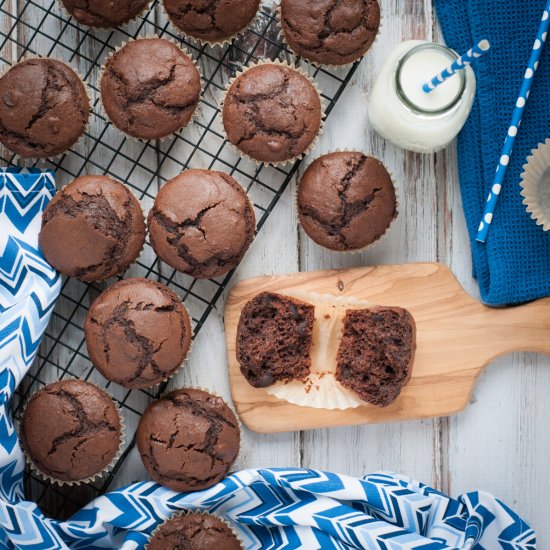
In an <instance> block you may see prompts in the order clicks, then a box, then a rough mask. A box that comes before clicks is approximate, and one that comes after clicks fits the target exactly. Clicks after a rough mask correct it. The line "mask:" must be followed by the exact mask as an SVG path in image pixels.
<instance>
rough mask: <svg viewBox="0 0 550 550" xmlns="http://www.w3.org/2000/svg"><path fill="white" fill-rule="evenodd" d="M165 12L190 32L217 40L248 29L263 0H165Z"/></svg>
mask: <svg viewBox="0 0 550 550" xmlns="http://www.w3.org/2000/svg"><path fill="white" fill-rule="evenodd" d="M163 3H164V7H165V9H166V13H168V17H169V18H170V20H171V21H172V23H174V25H175V26H176V27H178V29H180V30H181V31H182V32H184V33H185V34H186V35H187V36H191V37H193V38H197V39H199V40H203V41H204V42H209V43H210V44H216V43H220V42H224V41H226V40H228V39H230V38H231V37H233V36H235V35H236V34H237V33H239V32H240V31H242V30H243V29H245V28H246V27H247V26H248V25H249V23H250V22H251V21H252V19H254V16H255V15H256V13H257V12H258V9H259V7H260V0H163Z"/></svg>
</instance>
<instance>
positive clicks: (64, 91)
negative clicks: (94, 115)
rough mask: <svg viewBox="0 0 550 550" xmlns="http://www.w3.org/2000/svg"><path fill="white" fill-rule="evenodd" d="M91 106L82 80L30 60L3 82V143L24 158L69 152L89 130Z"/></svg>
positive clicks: (57, 65)
mask: <svg viewBox="0 0 550 550" xmlns="http://www.w3.org/2000/svg"><path fill="white" fill-rule="evenodd" d="M89 116H90V100H89V99H88V93H87V91H86V88H85V86H84V84H83V82H82V81H81V80H80V77H79V76H78V75H77V74H76V73H75V72H74V71H73V70H72V69H71V68H70V67H69V66H68V65H65V64H64V63H61V62H60V61H56V60H55V59H47V58H44V59H39V58H37V59H27V60H25V61H21V62H19V63H17V64H16V65H14V66H13V67H12V68H11V69H10V70H9V71H8V72H7V73H6V74H4V76H2V78H0V142H1V143H2V144H3V145H5V146H6V147H7V148H8V149H10V150H11V151H13V152H14V153H17V154H18V155H20V156H22V157H25V158H49V157H55V156H56V155H60V154H61V153H63V152H65V151H66V150H67V149H69V147H71V146H72V145H74V144H75V143H76V142H77V141H78V138H79V137H80V136H81V135H82V134H83V133H84V131H85V130H86V125H87V124H88V118H89Z"/></svg>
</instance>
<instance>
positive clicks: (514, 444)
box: [0, 0, 550, 548]
mask: <svg viewBox="0 0 550 550" xmlns="http://www.w3.org/2000/svg"><path fill="white" fill-rule="evenodd" d="M5 1H6V2H7V5H8V4H9V5H16V4H17V5H19V6H20V11H22V10H23V9H25V5H26V4H28V3H27V2H24V1H23V0H5ZM39 1H41V3H43V4H44V5H49V4H51V2H50V0H39ZM380 4H381V8H382V13H383V16H384V22H383V29H382V32H381V34H380V36H379V37H378V39H377V41H376V43H375V44H374V46H373V48H372V49H371V51H370V52H369V53H368V55H367V56H366V57H365V59H364V60H363V62H362V64H361V67H360V69H359V71H358V72H357V74H356V76H355V78H354V79H353V80H352V82H351V83H350V85H349V86H348V89H347V90H346V92H345V94H344V96H343V97H342V98H341V101H340V103H339V105H338V106H337V108H336V109H335V111H334V112H333V114H332V115H331V118H330V119H329V121H328V124H327V125H326V126H325V130H324V135H323V136H322V139H321V140H320V142H319V145H318V147H317V148H316V150H315V151H314V152H313V153H312V154H311V155H309V157H308V158H307V159H306V160H305V161H304V164H303V168H302V169H301V171H300V173H303V169H305V168H306V167H307V165H308V164H309V162H311V160H312V159H313V158H315V157H316V156H318V155H319V154H321V153H324V152H327V151H330V150H334V149H335V148H345V147H347V148H351V149H359V150H362V151H364V152H366V153H369V154H372V155H374V156H376V157H377V158H379V159H380V160H382V161H383V162H384V164H385V165H386V166H387V167H388V169H389V170H390V171H391V172H392V174H393V177H394V181H395V183H396V186H397V188H398V189H399V191H400V197H401V206H400V216H399V218H398V220H397V222H396V224H395V225H394V227H393V228H392V231H391V233H390V234H389V235H388V239H386V241H385V243H384V244H383V246H378V247H375V248H373V249H369V250H367V251H366V252H364V253H361V254H357V255H342V254H337V253H331V252H327V251H324V250H322V249H320V248H319V247H317V246H315V245H313V244H312V243H311V242H310V241H309V239H307V237H306V236H305V235H304V234H303V232H302V231H301V230H300V229H299V228H298V224H297V216H296V212H295V206H294V193H295V187H294V188H292V189H289V190H288V191H287V192H286V193H285V195H284V196H283V198H282V199H281V202H280V203H279V204H278V206H277V208H276V209H275V211H274V212H273V214H272V216H271V218H270V219H269V220H268V222H267V224H266V226H265V227H264V229H263V230H262V232H261V233H260V234H259V236H258V238H257V239H256V241H255V242H254V244H253V245H252V248H251V250H250V252H249V253H248V254H247V256H246V258H245V260H244V261H243V263H242V264H241V266H240V267H239V269H238V270H237V273H236V276H235V280H234V282H237V281H239V280H241V279H244V278H248V277H253V276H258V275H264V274H274V273H289V272H294V271H300V270H304V271H305V270H308V271H315V270H321V269H330V268H337V269H344V268H348V267H354V266H363V265H374V264H383V263H404V262H418V261H440V262H442V263H444V264H446V265H448V266H450V267H451V268H452V271H453V273H454V274H455V275H456V276H457V278H458V280H459V282H460V283H461V285H462V286H463V287H464V288H465V289H466V290H467V291H468V292H469V293H470V295H472V296H474V297H476V298H477V297H478V296H479V293H478V289H477V284H476V283H475V281H474V279H473V278H472V276H471V259H470V252H469V244H468V238H467V233H466V228H465V224H464V217H463V213H462V207H461V201H460V192H459V185H458V174H457V168H456V161H457V159H456V151H455V148H454V147H450V148H449V149H447V150H446V151H444V152H442V153H438V154H437V155H416V154H412V153H407V152H404V151H402V150H400V149H398V148H396V147H393V146H392V145H391V144H389V143H387V142H385V141H384V140H382V139H381V138H380V137H378V136H377V135H375V134H374V133H373V132H372V131H371V130H370V128H369V125H368V121H367V116H366V102H367V101H368V97H369V92H370V89H371V86H372V84H373V81H374V77H375V75H376V72H377V71H378V69H379V68H380V66H381V64H382V63H383V61H384V59H385V56H386V55H387V53H388V51H389V50H390V48H392V47H393V46H394V45H396V44H397V43H398V42H400V41H401V40H406V39H412V38H415V39H427V40H430V39H435V40H437V41H440V40H441V35H440V33H439V29H438V27H437V23H436V21H435V14H434V11H433V8H432V5H431V0H380ZM7 11H8V12H11V11H12V10H11V9H10V8H8V10H7ZM35 13H37V12H35ZM159 13H160V11H159ZM38 15H40V14H38ZM0 19H1V18H0ZM40 19H41V18H40V17H39V16H35V15H33V13H32V10H30V9H27V10H26V15H25V18H24V23H22V24H21V25H20V26H19V28H18V29H17V31H16V32H17V33H19V37H20V38H21V41H20V42H21V43H25V42H26V41H27V40H28V38H29V33H30V34H32V32H33V31H32V30H31V29H32V28H33V26H37V25H38V26H39V25H40ZM0 25H5V26H7V27H10V26H11V22H10V21H8V20H7V19H6V20H5V21H1V20H0ZM42 30H43V32H44V34H45V35H46V36H42V35H37V36H36V37H35V38H34V39H33V44H34V46H35V47H38V46H39V47H40V48H41V49H43V48H46V51H48V49H49V48H50V46H51V41H48V40H47V38H46V37H47V35H48V32H49V30H48V29H42ZM58 30H59V29H51V36H57V35H58ZM67 32H74V31H72V30H68V31H67ZM99 32H110V31H99ZM148 32H150V29H148V28H144V29H142V34H147V33H148ZM77 34H78V35H77V36H72V37H70V41H71V42H73V43H74V41H78V43H79V42H80V40H82V37H83V33H77ZM68 38H69V37H68ZM125 39H126V35H125V34H124V33H123V32H120V31H116V34H115V40H117V41H118V42H122V41H123V40H125ZM40 41H42V42H40ZM88 43H90V44H91V45H90V46H86V44H88ZM83 44H84V47H86V48H88V47H89V48H95V50H97V49H98V47H97V44H96V45H94V44H95V42H94V41H93V40H86V41H84V43H83ZM13 50H14V51H12V52H11V54H12V59H16V58H17V57H18V56H19V55H20V54H21V53H22V52H21V51H16V50H17V49H16V48H13ZM95 50H94V51H91V50H90V51H86V52H85V54H86V55H89V56H90V58H94V56H95V55H98V53H100V52H98V51H95ZM54 55H57V56H59V57H61V58H65V59H67V55H68V52H67V50H66V49H65V48H64V47H63V46H62V45H58V47H57V48H56V49H55V51H54ZM102 55H103V56H106V55H107V52H106V51H105V52H102ZM80 70H81V72H85V70H86V67H85V66H82V67H80ZM96 76H97V75H94V74H92V75H90V78H95V77H96ZM93 123H94V124H95V123H96V121H93ZM96 131H97V129H96ZM106 138H107V139H109V140H113V143H116V141H117V139H120V138H119V136H118V135H117V134H116V132H114V131H113V132H112V133H110V134H109V135H108V136H106ZM82 147H84V148H85V147H86V145H85V144H83V145H82ZM83 150H84V149H83ZM130 154H131V151H130ZM147 155H151V157H149V156H148V157H147V158H145V159H144V160H143V162H144V163H146V164H147V166H150V167H154V166H155V163H156V161H155V159H154V158H153V156H154V150H153V149H151V150H150V151H149V150H148V152H147ZM128 156H130V155H128ZM195 160H196V162H197V167H199V166H200V162H201V159H200V158H197V159H195ZM119 162H121V163H122V162H124V161H123V160H122V159H120V160H119ZM161 168H162V167H159V169H161ZM162 169H164V168H162ZM90 171H93V167H92V168H91V169H90ZM121 171H122V170H121ZM128 171H129V170H128ZM171 175H175V174H171ZM129 177H131V178H132V179H133V181H134V182H135V183H136V184H137V185H142V186H143V188H145V187H146V185H147V184H148V181H149V179H150V176H149V174H147V173H145V172H144V171H142V170H137V171H135V172H134V173H132V174H130V175H129ZM60 183H61V184H65V183H68V182H67V181H62V182H60ZM144 206H145V208H147V207H148V206H147V205H144ZM222 305H223V303H222V302H220V304H219V307H218V308H217V309H215V310H214V312H213V313H212V315H211V316H210V318H209V320H208V321H207V323H206V325H205V326H204V327H203V329H202V331H201V333H200V335H199V337H198V338H197V341H196V342H195V345H194V348H193V353H192V355H191V358H190V360H189V362H188V363H187V366H186V368H185V369H183V370H182V371H181V373H180V374H178V376H177V377H176V378H175V379H174V380H173V381H172V383H171V387H178V386H183V385H200V386H206V387H209V388H211V389H212V390H214V391H216V392H218V393H220V394H222V395H223V396H225V397H227V398H229V386H228V380H227V370H226V356H225V344H224V338H223V319H222V315H223V307H222ZM511 311H512V312H513V311H514V310H511ZM64 313H65V314H69V313H70V311H68V312H64ZM62 329H63V326H62V323H61V322H60V321H59V320H54V321H53V325H52V331H53V330H58V331H60V330H62ZM70 343H71V344H74V345H76V346H78V345H80V344H81V342H80V341H79V340H76V341H74V342H73V341H70ZM68 359H69V358H68V357H64V356H63V352H62V349H61V350H60V351H59V354H58V356H57V357H56V358H55V360H56V361H57V362H59V364H63V362H64V361H65V362H66V361H67V360H68ZM549 367H550V358H549V357H548V356H542V355H534V354H515V355H512V356H506V357H502V358H500V359H497V360H496V361H495V362H494V363H493V365H492V366H491V367H489V368H488V369H487V370H486V371H485V372H484V373H483V374H481V376H480V377H479V379H478V383H477V384H476V385H475V387H474V391H473V394H472V396H471V399H470V404H469V406H468V407H467V409H466V410H465V411H464V412H462V413H459V414H456V415H454V416H451V417H445V418H437V419H433V420H417V421H407V422H396V423H389V424H372V425H358V426H353V427H339V428H332V429H318V430H311V431H306V432H295V433H283V434H268V435H264V434H256V433H254V432H251V431H250V430H248V429H246V428H245V429H244V433H243V446H242V451H241V453H240V457H239V460H238V463H237V465H236V466H237V467H238V468H247V467H250V468H252V467H258V466H263V467H267V466H281V467H288V466H303V467H307V468H319V469H325V470H329V471H334V472H340V473H344V474H349V475H356V476H362V475H364V474H366V473H369V472H373V471H377V470H380V469H387V470H394V471H398V472H400V473H403V474H408V475H411V476H413V477H414V478H416V479H419V480H421V481H423V482H425V483H428V484H431V485H432V486H434V487H435V488H437V489H441V490H444V491H445V492H447V493H449V494H451V495H453V496H456V495H458V494H460V493H461V492H464V491H467V490H472V489H483V490H486V491H489V492H492V493H494V494H495V495H497V496H498V497H500V498H502V499H503V500H504V501H505V502H507V503H508V504H509V505H510V506H512V507H513V508H514V509H516V510H517V511H518V512H519V513H521V514H523V515H524V516H525V517H526V518H527V519H528V520H529V521H531V522H532V523H533V525H534V526H535V528H536V529H537V534H538V540H539V547H540V548H549V547H550V523H549V522H548V521H547V510H548V504H547V495H548V494H550V476H548V475H547V462H548V461H547V456H548V454H549V453H550V439H549V438H548V436H547V433H546V432H547V425H548V422H549V421H550V400H548V398H547V388H548V387H550V368H549ZM53 378H55V372H54V373H52V379H53ZM144 478H145V472H144V470H143V467H142V465H141V462H140V459H139V456H138V455H137V453H136V452H133V453H132V455H131V457H130V459H129V460H128V461H127V462H126V464H125V467H124V469H123V470H122V471H121V472H119V475H118V476H117V479H116V480H115V484H114V485H113V486H116V487H120V486H123V485H126V484H127V483H130V482H132V481H135V480H137V479H144Z"/></svg>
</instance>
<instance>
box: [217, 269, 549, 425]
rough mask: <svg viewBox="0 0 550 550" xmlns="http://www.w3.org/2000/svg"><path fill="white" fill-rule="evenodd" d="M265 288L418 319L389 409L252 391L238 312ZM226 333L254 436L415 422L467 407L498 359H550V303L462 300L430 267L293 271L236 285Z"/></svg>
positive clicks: (232, 378)
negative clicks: (328, 405) (405, 378)
mask: <svg viewBox="0 0 550 550" xmlns="http://www.w3.org/2000/svg"><path fill="white" fill-rule="evenodd" d="M260 292H275V293H278V294H282V295H285V294H286V293H290V295H292V293H293V292H302V293H303V292H307V293H316V294H331V295H333V296H335V297H350V298H355V299H358V300H364V301H367V302H369V303H370V304H373V305H382V306H399V307H403V308H406V309H407V310H409V311H410V312H411V314H412V316H413V317H414V320H415V322H416V342H417V350H416V355H415V359H414V365H413V368H412V376H411V379H410V381H409V382H408V384H407V385H406V386H405V388H404V389H403V391H402V392H401V394H400V396H399V397H398V398H397V399H396V400H395V402H394V403H392V404H391V405H389V406H388V407H376V406H373V405H369V404H365V405H364V406H360V407H357V408H353V409H345V410H327V409H315V408H310V407H301V406H299V405H295V404H292V403H289V402H288V401H284V400H280V399H277V398H276V397H273V396H271V395H269V394H268V393H267V391H266V390H265V389H258V388H254V387H253V386H251V385H250V384H249V383H248V382H247V380H246V378H245V377H244V376H243V375H242V373H241V371H240V365H239V362H238V359H237V355H236V340H237V327H238V323H239V319H240V316H241V312H242V309H243V307H244V306H245V305H246V303H247V302H248V301H250V300H251V299H252V298H254V296H256V295H257V294H258V293H260ZM304 299H306V298H304ZM225 331H226V340H227V353H228V368H229V382H230V386H231V395H232V397H233V402H234V404H235V407H236V408H237V411H238V412H239V415H240V417H241V420H242V421H243V422H244V424H245V425H246V426H247V427H249V428H250V429H252V430H254V431H258V432H268V433H270V432H281V431H293V430H305V429H313V428H326V427H334V426H342V425H352V424H362V423H373V422H388V421H397V420H411V419H416V418H429V417H434V416H447V415H449V414H452V413H455V412H457V411H460V410H462V409H464V408H465V407H466V405H467V403H468V400H469V397H470V395H471V392H472V388H473V385H474V383H475V380H476V379H477V377H478V376H479V374H480V373H481V371H482V370H483V369H484V368H485V366H486V365H487V364H488V363H489V362H490V361H492V360H493V359H495V358H496V357H497V356H499V355H504V354H507V353H511V352H514V351H540V352H542V353H550V298H548V299H544V300H539V301H536V302H532V303H530V304H526V305H523V306H519V307H516V308H513V309H493V308H489V307H487V306H484V305H482V304H480V303H479V302H477V301H476V300H474V299H473V298H471V297H470V296H469V295H468V294H466V292H465V291H464V290H463V289H462V287H461V286H460V285H459V283H458V281H457V280H456V278H455V277H454V276H453V274H452V273H451V271H450V270H449V269H448V268H447V267H445V266H443V265H441V264H433V263H419V264H414V263H410V264H404V265H388V266H375V267H364V268H355V269H347V270H335V271H321V272H317V273H296V274H291V275H283V276H271V277H257V278H254V279H251V280H246V281H242V282H241V283H239V284H238V285H237V286H236V287H235V288H234V289H233V290H232V291H231V293H230V295H229V297H228V299H227V302H226V310H225Z"/></svg>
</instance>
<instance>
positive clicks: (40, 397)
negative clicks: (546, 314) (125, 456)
mask: <svg viewBox="0 0 550 550" xmlns="http://www.w3.org/2000/svg"><path fill="white" fill-rule="evenodd" d="M20 439H21V443H22V446H23V450H24V451H25V454H26V455H27V457H28V458H29V460H30V461H31V462H32V464H33V465H34V467H35V468H36V469H37V470H39V471H40V472H42V473H43V474H45V475H46V476H49V477H51V478H53V479H55V480H59V481H64V482H79V481H84V480H86V479H88V478H90V477H93V476H94V475H96V474H99V473H100V472H102V471H104V470H105V469H106V468H107V467H108V466H109V464H110V463H111V462H112V460H113V459H114V457H115V456H116V454H117V452H118V450H119V447H120V445H121V443H122V425H121V421H120V416H119V413H118V411H117V408H116V406H115V404H114V403H113V400H112V399H111V398H110V397H109V395H107V394H106V393H105V392H104V391H103V390H100V389H99V388H97V387H96V386H94V385H93V384H90V383H89V382H84V381H83V380H61V381H59V382H54V383H53V384H48V385H47V386H45V387H43V388H42V389H41V390H39V391H38V392H36V393H35V394H34V395H33V396H32V397H31V398H30V400H29V402H28V404H27V406H26V408H25V412H24V414H23V417H22V419H21V428H20Z"/></svg>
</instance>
